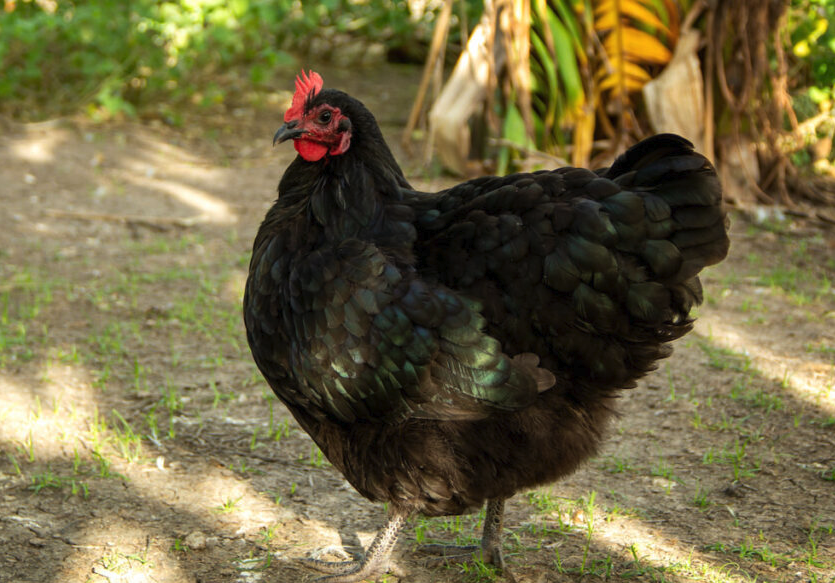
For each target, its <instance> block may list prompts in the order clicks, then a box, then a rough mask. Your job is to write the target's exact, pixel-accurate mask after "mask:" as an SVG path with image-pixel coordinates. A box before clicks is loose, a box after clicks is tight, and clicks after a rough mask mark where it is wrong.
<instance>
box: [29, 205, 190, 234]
mask: <svg viewBox="0 0 835 583" xmlns="http://www.w3.org/2000/svg"><path fill="white" fill-rule="evenodd" d="M44 212H45V213H46V214H47V215H49V216H51V217H66V218H71V219H79V220H84V221H105V222H111V223H122V224H128V225H143V226H146V227H148V228H151V229H156V230H158V231H167V230H168V229H170V228H171V227H180V228H188V227H193V226H194V225H197V224H199V223H202V222H204V221H205V220H206V219H205V217H204V216H202V215H197V216H193V217H146V216H141V215H115V214H110V213H89V212H84V211H65V210H61V209H46V210H45V211H44Z"/></svg>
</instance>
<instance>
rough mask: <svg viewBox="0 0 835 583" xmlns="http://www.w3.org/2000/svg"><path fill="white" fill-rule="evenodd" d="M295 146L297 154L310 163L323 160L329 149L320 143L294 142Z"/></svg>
mask: <svg viewBox="0 0 835 583" xmlns="http://www.w3.org/2000/svg"><path fill="white" fill-rule="evenodd" d="M293 146H294V147H295V148H296V152H298V153H299V155H300V156H301V157H302V158H304V159H305V160H307V161H308V162H316V161H318V160H321V159H322V158H323V157H324V156H325V154H327V153H328V147H327V146H325V145H323V144H320V143H318V142H311V141H308V140H294V141H293Z"/></svg>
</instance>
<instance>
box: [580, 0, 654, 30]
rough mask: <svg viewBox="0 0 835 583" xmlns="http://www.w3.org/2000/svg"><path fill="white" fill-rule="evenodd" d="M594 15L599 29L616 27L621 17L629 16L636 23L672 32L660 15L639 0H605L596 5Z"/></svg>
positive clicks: (596, 26)
mask: <svg viewBox="0 0 835 583" xmlns="http://www.w3.org/2000/svg"><path fill="white" fill-rule="evenodd" d="M594 15H595V28H596V29H597V30H598V31H601V30H609V29H612V28H615V27H616V26H617V21H618V19H619V18H623V17H628V18H631V19H632V20H634V21H635V22H636V23H640V24H642V25H644V26H647V27H650V28H654V29H658V30H660V31H662V32H663V33H664V34H665V35H669V33H670V29H669V28H668V27H667V25H666V24H664V23H663V22H662V21H661V19H660V18H659V17H658V15H657V14H655V13H654V12H653V11H652V10H650V9H649V8H648V7H647V6H645V5H644V4H643V3H641V2H640V1H638V0H603V1H602V2H600V3H599V4H597V6H596V7H595V9H594Z"/></svg>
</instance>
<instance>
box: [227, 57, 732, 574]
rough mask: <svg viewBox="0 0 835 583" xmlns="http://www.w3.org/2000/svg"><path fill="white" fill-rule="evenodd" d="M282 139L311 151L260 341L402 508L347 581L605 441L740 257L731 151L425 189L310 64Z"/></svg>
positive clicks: (276, 260)
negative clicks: (735, 247)
mask: <svg viewBox="0 0 835 583" xmlns="http://www.w3.org/2000/svg"><path fill="white" fill-rule="evenodd" d="M284 121H285V123H284V125H282V126H281V128H280V129H279V130H278V132H277V133H276V134H275V138H274V142H283V141H285V140H289V139H292V140H293V141H294V145H295V148H296V150H297V151H298V153H299V155H298V156H297V157H296V159H295V160H294V161H293V163H292V164H290V166H289V167H288V168H287V170H286V172H285V173H284V177H283V178H282V179H281V182H280V184H279V186H278V193H279V197H278V200H277V202H276V203H275V204H274V205H273V207H272V208H271V209H270V210H269V212H268V213H267V215H266V218H265V219H264V222H263V223H262V225H261V227H260V229H259V231H258V235H257V236H256V238H255V243H254V245H253V254H252V260H251V262H250V267H249V278H248V280H247V284H246V294H245V297H244V319H245V321H246V329H247V339H248V341H249V345H250V348H251V349H252V354H253V356H254V358H255V362H256V363H257V364H258V367H259V368H260V370H261V372H262V373H263V374H264V376H265V377H266V379H267V381H268V382H269V384H270V386H271V387H272V388H273V390H274V391H275V393H276V395H278V397H279V398H280V399H281V400H282V401H283V402H284V404H285V405H286V406H287V407H288V409H289V410H290V412H291V413H292V414H293V416H294V417H295V418H296V420H297V421H298V422H299V424H300V425H301V426H302V427H303V428H304V430H305V431H307V432H308V433H309V434H310V435H311V437H312V438H313V440H314V441H315V442H316V443H317V444H318V446H319V447H320V448H321V449H322V451H323V452H324V454H325V455H326V456H327V458H328V460H330V462H331V463H332V464H333V465H334V467H336V468H337V469H338V470H339V471H340V472H342V474H343V475H344V476H345V478H346V479H347V480H348V481H349V482H350V483H351V485H352V486H353V487H354V488H356V489H357V491H358V492H360V494H362V495H363V496H365V497H366V498H368V499H370V500H374V501H384V502H388V504H389V512H390V516H389V520H388V522H387V524H386V525H385V526H384V527H383V528H382V530H381V531H380V532H379V533H378V534H377V537H376V538H375V539H374V541H373V542H372V544H371V545H370V547H369V548H368V550H367V552H366V554H365V556H364V558H363V559H362V560H361V561H359V562H350V561H349V562H345V563H325V562H321V561H315V562H313V563H315V565H314V566H315V567H318V568H320V570H323V571H325V572H329V573H332V576H330V577H326V578H325V579H327V580H328V581H329V582H331V583H334V582H353V581H359V580H362V579H366V578H373V577H375V576H379V575H380V574H382V573H384V572H386V570H387V569H388V568H389V555H390V553H391V550H392V547H393V546H394V543H395V540H396V538H397V533H398V530H399V529H400V528H401V526H402V525H403V523H404V521H405V520H406V518H407V517H408V516H410V515H411V514H413V513H422V514H424V515H428V516H440V515H455V514H461V513H466V512H471V511H474V510H477V509H478V508H479V507H480V506H481V505H482V504H484V503H485V501H486V502H487V516H486V520H485V526H484V533H483V539H482V544H481V550H482V552H483V558H484V560H485V561H489V562H492V563H494V564H497V565H500V566H502V565H503V560H502V556H501V529H502V515H503V510H504V500H505V499H506V498H508V497H510V496H512V495H513V494H514V493H515V492H517V491H519V490H521V489H526V488H531V487H534V486H537V485H539V484H543V483H546V482H551V481H553V480H556V479H558V478H560V477H562V476H565V475H567V474H569V473H571V472H572V471H574V470H575V469H576V468H577V466H578V465H579V464H580V463H581V462H582V461H583V460H585V459H586V458H588V457H589V456H591V455H593V454H594V453H595V451H596V449H597V447H598V444H599V443H600V440H601V436H602V433H603V431H604V429H605V427H606V424H607V421H608V420H609V418H610V417H611V416H612V414H613V401H614V398H615V396H616V394H617V392H618V391H619V390H621V389H628V388H631V387H633V386H634V385H635V380H636V379H638V378H639V377H641V376H642V375H644V374H645V373H646V372H647V371H650V370H652V369H653V368H654V367H655V366H656V362H657V361H658V359H660V358H664V357H666V356H668V355H669V354H670V352H671V348H670V345H669V342H670V341H671V340H675V339H676V338H679V337H680V336H682V335H683V334H685V333H686V332H687V331H688V330H690V328H691V327H692V320H691V318H690V317H689V315H688V313H689V311H690V308H691V307H693V306H694V305H697V304H698V303H700V301H701V299H702V292H701V284H700V282H699V279H698V278H697V277H696V276H697V274H698V273H699V271H700V270H701V269H702V268H703V267H705V266H706V265H711V264H714V263H717V262H718V261H720V260H721V259H722V258H724V257H725V255H726V253H727V250H728V237H727V226H726V219H725V214H724V212H723V210H722V208H721V198H722V196H721V190H720V185H719V182H718V181H717V178H716V174H715V172H714V169H713V167H712V166H711V164H710V163H709V162H708V161H707V160H706V159H705V158H704V157H703V156H701V155H699V154H697V153H695V152H694V151H693V149H692V145H691V144H690V143H689V142H687V141H686V140H684V139H683V138H681V137H678V136H674V135H659V136H655V137H653V138H650V139H648V140H645V141H643V142H640V143H639V144H637V145H635V146H634V147H632V148H630V149H629V150H628V151H627V152H626V153H625V154H624V155H622V156H621V157H619V158H618V159H617V160H616V161H615V163H614V164H613V165H612V166H611V167H610V168H608V169H605V170H601V171H598V172H591V171H589V170H584V169H578V168H561V169H558V170H554V171H543V172H535V173H531V174H514V175H512V176H505V177H484V178H478V179H475V180H470V181H467V182H464V183H462V184H459V185H458V186H455V187H453V188H450V189H448V190H444V191H442V192H438V193H435V194H431V193H423V192H417V191H415V190H413V189H412V188H411V187H410V186H409V183H408V182H407V181H406V179H405V178H404V176H403V173H402V171H401V170H400V167H399V166H398V165H397V162H396V161H395V159H394V157H393V155H392V153H391V151H390V150H389V148H388V147H387V145H386V143H385V141H384V140H383V137H382V134H381V133H380V129H379V128H378V126H377V123H376V121H375V119H374V117H373V116H372V115H371V113H370V112H369V111H368V110H367V109H366V108H365V107H364V106H363V105H362V103H360V102H359V101H357V100H356V99H354V98H352V97H350V96H348V95H347V94H345V93H343V92H341V91H336V90H332V89H328V90H322V78H321V77H320V76H319V75H318V74H316V73H312V72H311V74H310V76H306V75H304V74H302V76H301V77H299V78H298V79H297V81H296V92H295V95H294V97H293V103H292V106H291V107H290V109H289V110H288V111H287V113H286V114H285V116H284Z"/></svg>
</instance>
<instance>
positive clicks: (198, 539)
mask: <svg viewBox="0 0 835 583" xmlns="http://www.w3.org/2000/svg"><path fill="white" fill-rule="evenodd" d="M183 543H184V544H185V546H187V547H188V548H189V549H191V550H193V551H199V550H201V549H205V548H206V535H205V534H203V533H202V532H200V531H199V530H195V531H194V532H192V533H191V534H189V535H188V536H187V537H186V539H185V540H184V541H183Z"/></svg>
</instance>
